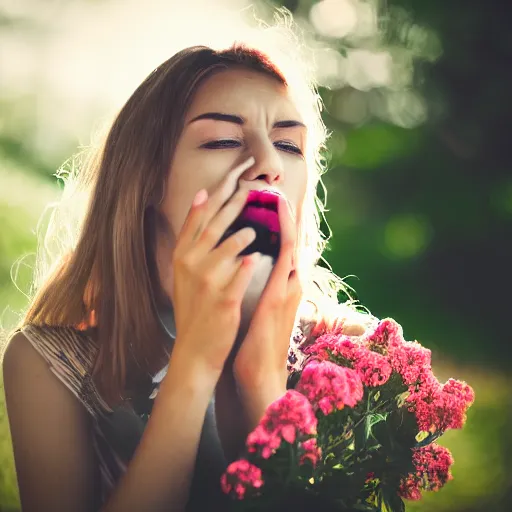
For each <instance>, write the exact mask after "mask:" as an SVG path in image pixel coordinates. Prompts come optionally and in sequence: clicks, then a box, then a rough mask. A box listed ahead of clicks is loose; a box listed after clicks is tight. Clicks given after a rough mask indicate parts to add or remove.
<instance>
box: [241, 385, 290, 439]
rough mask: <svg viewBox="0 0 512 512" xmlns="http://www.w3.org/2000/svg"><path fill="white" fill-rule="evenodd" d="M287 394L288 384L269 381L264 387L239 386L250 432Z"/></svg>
mask: <svg viewBox="0 0 512 512" xmlns="http://www.w3.org/2000/svg"><path fill="white" fill-rule="evenodd" d="M285 393H286V382H281V381H280V380H274V381H268V382H266V383H265V384H264V385H259V386H258V385H251V386H239V394H240V397H241V399H242V402H243V404H244V409H245V414H246V419H247V424H248V425H247V426H248V431H249V432H250V431H252V430H253V429H254V428H255V427H256V425H257V424H258V423H259V422H260V420H261V419H262V418H263V416H264V414H265V411H266V410H267V407H268V406H269V405H270V404H272V403H273V402H275V401H276V400H277V399H279V398H281V397H282V396H283V395H284V394H285Z"/></svg>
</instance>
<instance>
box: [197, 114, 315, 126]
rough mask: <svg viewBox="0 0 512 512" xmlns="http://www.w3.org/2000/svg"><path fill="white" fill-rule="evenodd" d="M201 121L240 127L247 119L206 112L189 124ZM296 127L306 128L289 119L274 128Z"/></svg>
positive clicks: (277, 123)
mask: <svg viewBox="0 0 512 512" xmlns="http://www.w3.org/2000/svg"><path fill="white" fill-rule="evenodd" d="M201 119H213V120H214V121H225V122H227V123H234V124H238V125H240V126H242V125H244V124H245V119H244V118H243V117H240V116H235V115H233V114H221V113H220V112H206V113H204V114H201V115H199V116H197V117H194V119H192V120H191V121H189V123H188V124H192V123H193V122H195V121H199V120H201ZM295 126H301V127H302V128H306V125H305V124H304V123H301V122H300V121H296V120H294V119H287V120H284V121H276V122H275V123H274V124H273V125H272V128H293V127H295Z"/></svg>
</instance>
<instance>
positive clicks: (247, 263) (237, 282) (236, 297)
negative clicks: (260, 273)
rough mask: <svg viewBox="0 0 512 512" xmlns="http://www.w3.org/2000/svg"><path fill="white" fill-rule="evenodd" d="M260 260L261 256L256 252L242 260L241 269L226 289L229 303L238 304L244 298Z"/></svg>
mask: <svg viewBox="0 0 512 512" xmlns="http://www.w3.org/2000/svg"><path fill="white" fill-rule="evenodd" d="M260 258H261V254H260V253H258V252H256V253H253V254H251V255H249V256H244V257H243V258H242V259H241V261H242V263H241V265H240V267H239V268H238V270H237V271H236V273H235V275H234V277H233V279H232V280H231V282H230V283H229V284H228V285H227V286H226V288H225V289H224V292H225V297H226V299H227V300H228V301H233V302H235V303H237V302H239V301H240V300H241V299H242V298H243V296H244V295H245V292H246V290H247V287H248V286H249V283H250V282H251V279H252V276H253V275H254V270H255V268H256V265H257V263H258V261H259V260H260Z"/></svg>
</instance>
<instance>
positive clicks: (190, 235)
mask: <svg viewBox="0 0 512 512" xmlns="http://www.w3.org/2000/svg"><path fill="white" fill-rule="evenodd" d="M253 164H254V158H253V157H250V158H248V159H247V160H246V161H245V162H243V163H242V164H240V165H239V166H237V167H235V168H234V169H233V170H232V171H230V172H229V173H228V174H227V175H226V177H225V178H224V180H223V181H222V182H221V184H220V185H219V186H218V187H217V188H216V189H215V190H214V191H213V192H212V194H211V195H210V194H208V192H207V191H206V190H200V191H199V192H198V193H197V194H196V196H195V198H194V200H193V202H192V205H191V207H190V210H189V213H188V215H187V218H186V219H185V222H184V224H183V227H182V228H181V231H180V234H179V237H178V240H177V244H176V246H177V248H178V246H179V247H180V248H182V249H188V248H189V247H190V246H191V244H192V243H193V242H195V241H196V240H197V239H198V238H199V237H200V235H201V234H202V232H203V230H204V229H205V227H206V226H207V225H208V223H209V221H210V219H211V218H212V217H213V216H214V215H215V214H216V213H217V211H218V210H219V209H220V208H221V206H222V205H223V204H224V203H225V202H226V201H227V200H228V199H229V197H230V196H231V195H232V194H233V190H234V189H235V188H236V184H237V182H238V178H239V177H240V176H241V174H242V173H243V172H244V171H246V170H247V169H248V168H249V167H250V166H251V165H253ZM198 196H199V197H198ZM201 199H202V201H201Z"/></svg>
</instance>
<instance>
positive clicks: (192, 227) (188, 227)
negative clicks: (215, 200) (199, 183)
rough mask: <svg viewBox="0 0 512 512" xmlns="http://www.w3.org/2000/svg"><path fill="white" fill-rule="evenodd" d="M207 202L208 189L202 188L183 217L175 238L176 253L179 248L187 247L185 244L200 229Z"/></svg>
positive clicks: (196, 234)
mask: <svg viewBox="0 0 512 512" xmlns="http://www.w3.org/2000/svg"><path fill="white" fill-rule="evenodd" d="M207 202H208V191H207V190H206V189H204V188H203V189H201V190H199V192H197V194H196V195H195V197H194V199H193V201H192V204H191V205H190V209H189V212H188V215H187V217H186V218H185V222H184V223H183V226H182V227H181V231H180V234H179V236H178V239H177V240H176V248H175V252H176V253H179V251H180V250H183V249H184V248H185V247H187V245H188V244H189V243H190V242H191V241H193V240H194V239H195V238H196V237H197V236H198V234H199V233H200V232H201V231H202V228H201V226H202V223H203V217H204V213H203V212H204V210H205V208H206V203H207Z"/></svg>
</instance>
